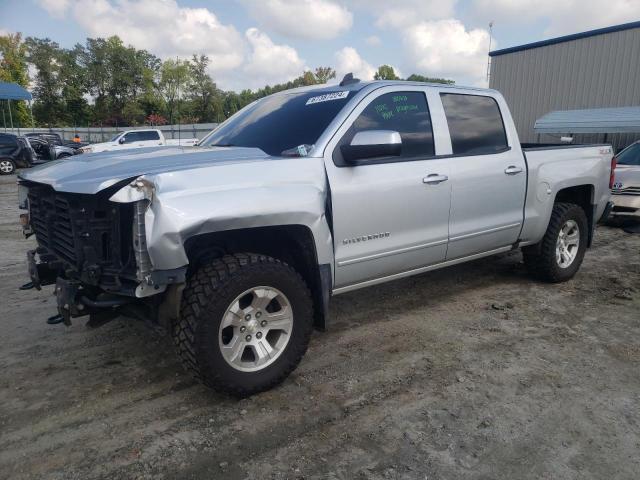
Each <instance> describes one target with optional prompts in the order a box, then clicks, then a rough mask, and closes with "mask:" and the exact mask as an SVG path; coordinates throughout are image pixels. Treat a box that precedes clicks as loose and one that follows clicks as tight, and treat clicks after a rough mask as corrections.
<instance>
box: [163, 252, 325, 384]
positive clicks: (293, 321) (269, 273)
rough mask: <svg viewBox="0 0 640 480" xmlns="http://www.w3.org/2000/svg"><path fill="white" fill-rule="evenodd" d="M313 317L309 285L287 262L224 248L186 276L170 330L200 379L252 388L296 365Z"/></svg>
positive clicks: (281, 377)
mask: <svg viewBox="0 0 640 480" xmlns="http://www.w3.org/2000/svg"><path fill="white" fill-rule="evenodd" d="M312 317H313V308H312V301H311V294H310V293H309V289H308V288H307V286H306V284H305V283H304V280H303V279H302V278H301V277H300V275H299V274H298V273H297V272H296V271H295V270H294V269H293V268H291V267H290V266H289V265H287V264H285V263H283V262H280V261H279V260H276V259H274V258H271V257H267V256H264V255H255V254H236V255H226V256H224V257H222V258H219V259H215V260H213V261H211V262H210V263H208V264H205V265H203V266H202V267H200V268H199V269H198V270H197V271H196V272H195V274H194V275H193V276H192V277H191V278H190V279H189V281H188V283H187V286H186V288H185V290H184V293H183V301H182V308H181V316H180V320H178V321H177V322H176V323H175V325H174V327H173V337H174V341H175V344H176V347H177V349H178V354H179V356H180V357H181V359H182V361H183V364H184V365H185V367H186V368H187V369H188V370H189V371H191V372H192V373H193V374H194V375H195V376H196V377H197V378H198V379H199V380H201V381H202V382H203V383H205V384H206V385H208V386H210V387H212V388H214V389H215V390H218V391H222V392H225V393H230V394H233V395H237V396H248V395H251V394H254V393H257V392H260V391H263V390H267V389H269V388H271V387H273V386H275V385H277V384H278V383H280V382H282V381H283V380H284V379H285V378H286V377H287V376H288V375H289V374H290V373H291V372H292V371H293V370H294V369H295V368H296V367H297V365H298V363H300V360H301V359H302V356H303V355H304V353H305V352H306V350H307V345H308V343H309V338H310V336H311V331H312V326H313V320H312Z"/></svg>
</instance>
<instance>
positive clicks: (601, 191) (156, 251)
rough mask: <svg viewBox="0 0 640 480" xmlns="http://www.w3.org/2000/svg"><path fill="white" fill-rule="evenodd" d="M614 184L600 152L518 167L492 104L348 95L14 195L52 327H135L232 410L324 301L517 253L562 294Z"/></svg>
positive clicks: (240, 117)
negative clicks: (51, 307)
mask: <svg viewBox="0 0 640 480" xmlns="http://www.w3.org/2000/svg"><path fill="white" fill-rule="evenodd" d="M612 178H613V162H612V149H611V146H610V145H590V146H575V145H570V146H554V147H547V148H543V147H535V146H532V147H527V148H522V146H521V144H520V143H519V141H518V134H517V132H516V129H515V127H514V123H513V120H512V118H511V115H510V112H509V109H508V107H507V104H506V102H505V100H504V98H503V97H502V95H501V94H500V93H498V92H497V91H495V90H484V89H478V88H463V87H456V86H445V85H429V84H424V83H419V82H399V81H376V82H359V81H357V80H355V79H350V78H345V80H343V81H342V82H341V84H340V85H339V86H338V85H335V86H322V87H319V86H312V87H305V88H301V89H294V90H288V91H285V92H280V93H277V94H274V95H272V96H269V97H266V98H263V99H261V100H258V101H257V102H255V103H253V104H251V105H249V106H247V107H245V108H244V109H242V110H241V111H240V112H238V113H237V114H235V115H234V116H233V117H231V118H230V119H228V120H227V121H226V122H224V123H223V124H221V125H220V126H219V127H218V128H216V129H215V130H214V131H212V132H211V133H210V134H209V135H208V136H207V137H205V138H204V139H203V141H202V142H201V146H198V147H194V148H186V149H185V148H167V147H163V148H155V149H153V148H148V149H146V150H145V151H144V153H137V152H126V153H116V152H111V153H104V154H100V155H80V156H74V157H71V159H69V160H67V161H65V162H64V163H62V164H58V165H53V164H51V165H45V166H43V167H41V168H39V169H37V170H33V171H30V172H25V173H22V174H21V175H20V180H19V181H20V185H19V196H20V207H21V208H22V209H27V210H28V213H25V214H23V218H22V220H23V224H24V225H26V227H25V233H26V234H27V235H29V234H32V233H35V236H36V239H37V241H38V248H37V249H36V250H33V251H30V252H29V253H28V259H29V271H30V275H31V279H32V282H33V284H34V285H36V286H38V287H39V286H40V285H45V284H54V283H55V285H56V288H55V292H56V297H57V304H58V312H59V315H60V317H59V318H60V319H61V320H64V322H65V323H67V324H69V323H70V321H71V318H73V317H79V316H82V315H87V314H88V315H90V317H89V318H90V322H94V321H96V322H98V323H101V322H104V321H106V319H108V318H109V316H112V315H116V314H117V313H114V312H118V311H121V312H126V313H127V314H128V315H134V316H137V317H140V318H146V319H149V320H151V321H153V322H156V323H157V324H159V325H162V326H165V327H167V328H168V329H169V330H170V331H171V332H172V334H173V337H174V340H175V344H176V346H177V351H178V354H179V356H180V357H181V358H182V360H183V362H184V364H185V366H186V368H187V369H188V370H190V371H191V372H193V373H194V375H195V376H196V377H197V378H199V379H200V380H202V381H203V382H204V383H205V384H207V385H209V386H211V387H213V388H215V389H218V390H221V391H225V392H229V393H232V394H236V395H240V396H243V395H249V394H253V393H255V392H258V391H261V390H265V389H268V388H270V387H272V386H274V385H276V384H277V383H279V382H281V381H282V380H283V379H284V378H285V377H287V375H288V374H289V373H290V372H291V371H292V370H293V369H294V368H296V366H297V365H298V363H299V362H300V359H301V358H302V356H303V355H304V353H305V351H306V350H307V344H308V342H309V339H310V335H311V331H312V328H313V327H314V326H315V327H317V328H319V329H325V328H326V327H327V325H328V323H329V319H328V303H329V299H330V297H331V296H332V295H338V294H341V293H344V292H350V291H353V290H357V289H360V288H363V287H368V286H373V285H379V284H382V283H384V282H387V281H390V280H394V279H398V278H402V277H407V276H409V275H415V274H419V273H423V272H427V271H430V270H435V269H438V268H443V267H447V266H449V265H454V264H458V263H462V262H467V261H471V260H475V259H478V258H481V257H486V256H489V255H495V254H498V253H503V252H508V251H512V250H515V249H520V248H521V249H522V251H523V254H524V262H525V264H526V266H527V268H528V269H529V271H530V272H531V273H532V274H533V275H534V276H535V277H536V278H539V279H542V280H545V281H548V282H563V281H566V280H569V279H570V278H572V277H573V276H574V275H575V274H576V272H577V271H578V269H579V267H580V265H581V263H582V260H583V257H584V255H585V252H586V249H587V247H588V246H589V245H590V244H591V242H592V239H593V235H594V228H595V225H596V222H597V221H598V220H599V219H602V218H603V217H605V216H606V213H607V209H608V207H610V203H609V198H610V188H611V181H612ZM378 347H379V346H377V345H375V342H373V344H372V348H378Z"/></svg>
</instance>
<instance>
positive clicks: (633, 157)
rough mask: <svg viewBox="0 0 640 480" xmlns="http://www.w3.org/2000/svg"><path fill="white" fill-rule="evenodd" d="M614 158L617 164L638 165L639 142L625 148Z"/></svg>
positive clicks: (639, 161)
mask: <svg viewBox="0 0 640 480" xmlns="http://www.w3.org/2000/svg"><path fill="white" fill-rule="evenodd" d="M616 159H617V160H618V164H619V165H640V142H636V143H634V144H633V145H631V146H629V147H627V148H625V149H624V150H623V151H622V152H620V153H619V154H618V155H616Z"/></svg>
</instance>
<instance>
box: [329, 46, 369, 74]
mask: <svg viewBox="0 0 640 480" xmlns="http://www.w3.org/2000/svg"><path fill="white" fill-rule="evenodd" d="M335 57H336V73H337V75H336V78H342V77H343V76H344V75H345V74H347V73H353V76H354V77H356V78H359V79H360V80H373V75H374V74H375V73H376V69H375V68H373V66H371V64H369V63H368V62H367V61H365V60H364V59H363V58H362V57H361V56H360V54H359V53H358V51H357V50H356V49H355V48H353V47H344V48H343V49H341V50H338V51H337V52H336V55H335Z"/></svg>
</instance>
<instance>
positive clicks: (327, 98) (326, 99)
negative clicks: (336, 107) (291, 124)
mask: <svg viewBox="0 0 640 480" xmlns="http://www.w3.org/2000/svg"><path fill="white" fill-rule="evenodd" d="M348 95H349V91H348V90H347V91H344V92H333V93H325V94H324V95H320V96H319V97H311V98H310V99H309V100H307V103H305V105H313V104H314V103H320V102H329V101H331V100H340V99H341V98H347V96H348Z"/></svg>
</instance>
